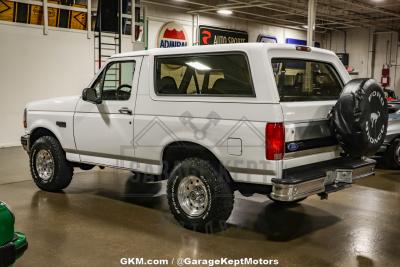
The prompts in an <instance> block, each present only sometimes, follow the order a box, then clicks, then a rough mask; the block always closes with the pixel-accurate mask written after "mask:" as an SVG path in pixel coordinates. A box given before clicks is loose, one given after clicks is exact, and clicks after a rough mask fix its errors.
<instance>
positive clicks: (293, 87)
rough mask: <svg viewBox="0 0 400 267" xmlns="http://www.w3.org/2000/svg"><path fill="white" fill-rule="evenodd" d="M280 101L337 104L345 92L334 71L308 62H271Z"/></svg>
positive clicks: (281, 60)
mask: <svg viewBox="0 0 400 267" xmlns="http://www.w3.org/2000/svg"><path fill="white" fill-rule="evenodd" d="M272 69H273V71H274V76H275V82H276V85H277V87H278V91H279V95H280V100H281V101H282V102H287V101H320V100H336V99H338V97H339V95H340V92H341V91H342V89H343V85H342V83H341V80H340V78H339V76H338V74H337V72H336V71H335V69H334V67H333V66H332V65H331V64H329V63H325V62H318V61H312V60H306V59H272Z"/></svg>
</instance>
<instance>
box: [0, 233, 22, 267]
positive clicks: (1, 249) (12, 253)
mask: <svg viewBox="0 0 400 267" xmlns="http://www.w3.org/2000/svg"><path fill="white" fill-rule="evenodd" d="M27 248H28V242H27V241H26V237H25V235H24V234H21V233H16V234H15V236H14V239H13V241H11V242H9V243H7V244H5V245H3V246H0V267H8V266H11V265H12V264H13V263H14V262H15V261H16V260H17V259H18V258H19V257H21V256H22V255H23V254H24V252H25V250H26V249H27Z"/></svg>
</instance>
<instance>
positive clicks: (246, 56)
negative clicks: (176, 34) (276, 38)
mask: <svg viewBox="0 0 400 267" xmlns="http://www.w3.org/2000/svg"><path fill="white" fill-rule="evenodd" d="M71 78H73V77H71ZM24 114H25V115H24V126H25V129H26V130H25V131H26V134H25V135H24V136H23V137H22V138H21V142H22V145H23V147H24V148H25V149H26V150H27V151H28V153H29V156H30V168H31V173H32V177H33V180H34V182H35V183H36V185H37V186H38V187H39V188H41V189H43V190H46V191H57V190H62V189H64V188H66V187H67V186H68V185H69V184H70V182H71V179H72V176H73V168H74V167H80V168H82V169H84V170H87V169H90V168H92V167H93V166H101V167H104V166H106V167H115V168H122V169H127V170H131V171H132V172H134V173H135V175H137V176H138V177H144V176H145V175H146V176H150V175H151V176H152V177H156V178H159V179H166V180H168V186H167V195H168V201H169V205H170V209H171V212H172V213H173V215H174V216H175V218H176V219H177V220H178V221H179V222H180V223H181V224H183V226H185V227H187V228H190V229H194V230H198V231H208V230H214V231H215V230H218V229H221V228H223V226H224V225H225V222H226V220H227V219H228V217H229V216H230V213H231V210H232V207H233V201H234V191H236V190H239V191H240V192H241V193H242V194H243V195H245V196H249V195H252V194H254V193H261V194H264V195H266V196H268V197H269V198H271V199H272V200H274V201H278V202H298V201H301V200H303V199H305V198H306V197H308V196H310V195H314V194H318V195H319V196H320V197H321V198H326V197H327V195H328V193H331V192H335V191H338V190H341V189H344V188H345V187H348V186H350V185H351V183H352V182H353V181H354V180H355V179H358V178H361V177H365V176H369V175H372V174H374V167H375V162H374V161H373V160H370V159H369V158H367V156H369V155H372V154H374V153H375V152H376V150H377V149H378V148H379V147H380V146H381V144H382V142H383V140H384V138H385V134H386V129H387V121H388V117H387V116H388V115H387V103H386V100H385V98H384V93H383V91H382V89H381V88H380V87H379V86H378V85H377V84H376V83H375V82H374V81H373V80H371V79H357V80H352V81H350V77H349V75H348V73H347V72H346V70H345V68H344V66H343V65H342V63H341V62H340V60H339V59H338V57H337V56H336V55H335V54H334V53H333V52H330V51H327V50H323V49H318V48H310V47H305V46H293V45H277V44H260V43H259V44H255V43H254V44H233V45H215V46H196V47H186V48H170V49H154V50H148V51H139V52H129V53H124V54H118V55H115V56H113V57H111V58H110V59H109V60H108V61H107V62H106V64H105V65H104V66H103V68H102V69H101V70H100V71H99V72H98V74H97V75H96V76H95V77H94V79H93V81H92V82H91V83H90V85H89V87H88V88H87V89H84V90H83V93H82V96H73V97H63V98H55V99H48V100H44V101H38V102H33V103H29V104H28V105H27V106H26V109H25V112H24Z"/></svg>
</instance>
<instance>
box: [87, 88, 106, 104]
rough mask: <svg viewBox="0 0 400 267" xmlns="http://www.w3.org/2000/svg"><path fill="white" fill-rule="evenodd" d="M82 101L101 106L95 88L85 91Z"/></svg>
mask: <svg viewBox="0 0 400 267" xmlns="http://www.w3.org/2000/svg"><path fill="white" fill-rule="evenodd" d="M82 100H83V101H87V102H90V103H93V104H101V99H100V98H99V97H97V93H96V90H95V89H93V88H85V89H83V92H82Z"/></svg>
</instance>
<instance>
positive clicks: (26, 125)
mask: <svg viewBox="0 0 400 267" xmlns="http://www.w3.org/2000/svg"><path fill="white" fill-rule="evenodd" d="M26 116H27V111H26V109H24V121H23V124H24V128H25V129H26V128H28V122H27V120H26Z"/></svg>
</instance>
